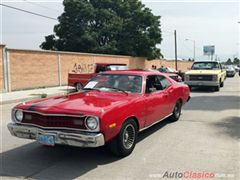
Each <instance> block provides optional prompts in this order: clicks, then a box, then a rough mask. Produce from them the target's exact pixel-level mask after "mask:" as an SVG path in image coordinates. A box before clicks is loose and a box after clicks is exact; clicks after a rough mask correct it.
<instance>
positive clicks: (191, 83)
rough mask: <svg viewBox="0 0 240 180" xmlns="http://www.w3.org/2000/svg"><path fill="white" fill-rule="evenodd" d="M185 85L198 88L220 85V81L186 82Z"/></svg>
mask: <svg viewBox="0 0 240 180" xmlns="http://www.w3.org/2000/svg"><path fill="white" fill-rule="evenodd" d="M184 83H185V84H187V85H189V86H196V87H201V86H219V85H220V84H219V82H218V81H184Z"/></svg>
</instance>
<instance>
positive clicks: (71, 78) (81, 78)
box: [68, 63, 128, 91]
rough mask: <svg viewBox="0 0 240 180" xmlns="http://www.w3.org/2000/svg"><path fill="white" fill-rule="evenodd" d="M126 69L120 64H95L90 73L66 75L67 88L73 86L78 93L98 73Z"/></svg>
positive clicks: (125, 66) (124, 65)
mask: <svg viewBox="0 0 240 180" xmlns="http://www.w3.org/2000/svg"><path fill="white" fill-rule="evenodd" d="M127 69H128V68H127V65H126V64H121V63H96V64H95V66H94V68H93V72H92V73H76V72H75V73H68V86H74V87H75V88H76V90H77V91H79V90H81V89H82V88H83V87H84V86H85V85H86V84H87V82H88V81H89V80H90V79H91V78H92V77H94V76H96V75H97V74H98V73H102V72H104V71H112V70H127Z"/></svg>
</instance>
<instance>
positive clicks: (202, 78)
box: [189, 75, 213, 81]
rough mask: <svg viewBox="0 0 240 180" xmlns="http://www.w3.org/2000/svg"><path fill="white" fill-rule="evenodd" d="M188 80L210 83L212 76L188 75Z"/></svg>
mask: <svg viewBox="0 0 240 180" xmlns="http://www.w3.org/2000/svg"><path fill="white" fill-rule="evenodd" d="M189 80H190V81H212V80H213V76H212V75H190V76H189Z"/></svg>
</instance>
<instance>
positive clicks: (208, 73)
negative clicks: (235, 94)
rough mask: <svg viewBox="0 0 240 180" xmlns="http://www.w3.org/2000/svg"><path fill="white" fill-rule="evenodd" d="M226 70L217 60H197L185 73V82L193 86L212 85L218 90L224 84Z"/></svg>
mask: <svg viewBox="0 0 240 180" xmlns="http://www.w3.org/2000/svg"><path fill="white" fill-rule="evenodd" d="M225 79H226V70H225V69H223V68H222V65H221V63H219V62H217V61H196V62H194V63H193V65H192V67H191V70H189V71H187V72H186V73H185V78H184V83H185V84H187V85H188V86H189V88H190V89H191V88H192V87H212V88H214V89H215V90H216V91H219V90H220V87H223V86H224V81H225Z"/></svg>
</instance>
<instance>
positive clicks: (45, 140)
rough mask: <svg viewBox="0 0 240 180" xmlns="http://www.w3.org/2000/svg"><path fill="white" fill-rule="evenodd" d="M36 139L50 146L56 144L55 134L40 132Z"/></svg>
mask: <svg viewBox="0 0 240 180" xmlns="http://www.w3.org/2000/svg"><path fill="white" fill-rule="evenodd" d="M36 139H37V141H38V142H39V143H41V144H45V145H48V146H54V145H55V142H54V136H50V135H42V134H38V135H37V138H36Z"/></svg>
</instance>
